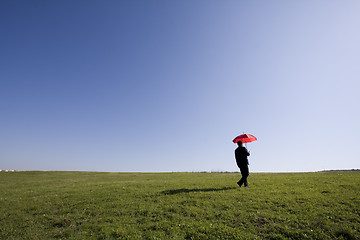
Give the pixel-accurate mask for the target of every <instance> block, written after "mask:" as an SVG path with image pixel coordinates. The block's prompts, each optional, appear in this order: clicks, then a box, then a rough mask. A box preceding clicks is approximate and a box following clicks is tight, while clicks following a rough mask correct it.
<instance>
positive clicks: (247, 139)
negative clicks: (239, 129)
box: [233, 134, 257, 143]
mask: <svg viewBox="0 0 360 240" xmlns="http://www.w3.org/2000/svg"><path fill="white" fill-rule="evenodd" d="M256 140H257V138H256V137H254V136H253V135H251V134H241V135H240V136H237V137H236V138H234V140H233V142H234V143H237V142H239V141H241V142H242V143H248V142H253V141H256Z"/></svg>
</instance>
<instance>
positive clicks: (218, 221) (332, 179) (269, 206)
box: [0, 172, 360, 239]
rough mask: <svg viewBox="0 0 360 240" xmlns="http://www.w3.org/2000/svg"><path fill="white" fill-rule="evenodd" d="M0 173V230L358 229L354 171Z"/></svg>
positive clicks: (260, 234) (92, 235)
mask: <svg viewBox="0 0 360 240" xmlns="http://www.w3.org/2000/svg"><path fill="white" fill-rule="evenodd" d="M239 178H240V174H239V173H151V174H150V173H149V174H148V173H89V172H16V173H0V194H1V196H0V239H56V238H59V239H360V172H318V173H279V174H272V173H253V174H251V175H250V177H249V179H248V180H249V184H250V186H251V187H250V188H239V187H238V186H237V185H236V182H237V180H238V179H239Z"/></svg>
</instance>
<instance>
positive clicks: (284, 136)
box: [0, 0, 360, 172]
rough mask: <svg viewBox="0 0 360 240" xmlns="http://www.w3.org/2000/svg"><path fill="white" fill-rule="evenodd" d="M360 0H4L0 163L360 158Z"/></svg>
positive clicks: (166, 164)
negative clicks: (245, 152) (239, 154)
mask: <svg viewBox="0 0 360 240" xmlns="http://www.w3.org/2000/svg"><path fill="white" fill-rule="evenodd" d="M359 13H360V2H359V1H337V0H334V1H332V0H329V1H328V0H326V1H325V0H324V1H310V0H309V1H235V0H227V1H215V0H196V1H175V0H163V1H162V0H150V1H149V0H144V1H140V0H134V1H115V0H114V1H111V0H109V1H100V0H99V1H90V0H84V1H25V0H24V1H14V0H3V1H1V2H0V168H1V169H18V170H86V171H123V172H127V171H139V172H143V171H145V172H148V171H150V172H161V171H237V170H238V169H237V166H236V164H235V160H234V149H235V148H236V145H235V144H234V143H232V139H233V138H234V137H235V136H237V135H239V134H242V133H243V132H245V133H250V134H253V135H255V136H256V137H257V138H258V141H257V142H253V143H249V144H247V147H248V148H249V150H250V151H251V156H250V158H249V161H250V171H252V172H283V171H318V170H324V169H353V168H360V146H359V144H360V141H359V136H360V125H359V123H360V107H359V105H360V94H359V92H360V14H359Z"/></svg>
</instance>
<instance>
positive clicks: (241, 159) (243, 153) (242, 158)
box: [235, 147, 250, 168]
mask: <svg viewBox="0 0 360 240" xmlns="http://www.w3.org/2000/svg"><path fill="white" fill-rule="evenodd" d="M248 156H250V153H249V151H248V150H247V149H246V148H245V147H238V148H237V149H235V159H236V164H237V165H238V167H239V168H240V167H241V166H246V165H248V164H249V161H248V159H247V157H248Z"/></svg>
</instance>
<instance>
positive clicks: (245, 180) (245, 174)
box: [243, 165, 249, 187]
mask: <svg viewBox="0 0 360 240" xmlns="http://www.w3.org/2000/svg"><path fill="white" fill-rule="evenodd" d="M243 172H244V173H243V176H244V178H245V179H244V185H245V187H248V186H249V184H248V182H247V177H248V176H249V166H248V165H246V167H244V171H243Z"/></svg>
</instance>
